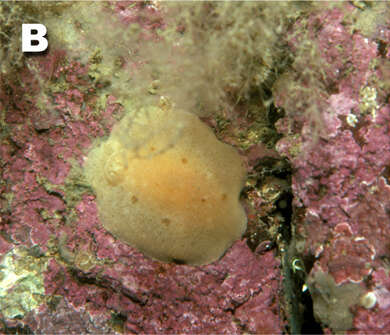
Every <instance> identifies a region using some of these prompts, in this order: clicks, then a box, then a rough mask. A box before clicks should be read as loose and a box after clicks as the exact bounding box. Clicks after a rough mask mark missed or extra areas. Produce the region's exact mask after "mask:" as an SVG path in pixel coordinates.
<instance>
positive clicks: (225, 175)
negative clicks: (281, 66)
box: [85, 107, 246, 264]
mask: <svg viewBox="0 0 390 335" xmlns="http://www.w3.org/2000/svg"><path fill="white" fill-rule="evenodd" d="M85 171H86V176H87V179H88V181H89V182H90V183H91V185H92V187H93V188H94V190H95V192H96V195H97V204H98V207H99V214H100V217H101V219H102V222H103V225H104V227H105V228H106V229H107V230H109V231H110V232H111V233H112V234H114V235H115V236H116V237H118V238H119V239H120V240H122V241H124V242H126V243H128V244H130V245H132V246H134V247H136V248H138V249H139V250H140V251H142V252H143V253H144V254H146V255H148V256H150V257H152V258H155V259H159V260H162V261H166V262H170V261H176V262H180V263H187V264H206V263H210V262H213V261H215V260H217V259H218V258H219V257H220V256H222V254H223V253H224V252H225V251H226V250H227V249H228V248H229V247H230V246H231V244H232V243H233V242H234V241H235V240H237V239H239V238H240V237H241V235H242V234H243V232H244V231H245V229H246V215H245V212H244V210H243V208H242V206H241V205H240V202H239V193H240V190H241V188H242V187H243V184H244V181H245V176H246V171H245V168H244V166H243V164H242V160H241V158H240V156H239V154H238V153H237V152H236V150H235V149H234V148H233V147H231V146H229V145H227V144H224V143H222V142H220V141H218V140H217V139H216V137H215V135H214V134H213V132H212V131H211V129H209V128H208V127H207V126H206V125H205V124H204V123H202V122H201V121H200V120H199V118H198V117H197V116H195V115H193V114H190V113H186V112H181V111H173V110H171V109H169V110H167V109H163V108H157V107H155V108H146V109H142V110H140V111H139V112H138V113H137V114H136V115H127V116H126V117H124V118H123V119H122V120H121V121H120V122H119V123H118V124H117V126H116V127H115V128H114V129H113V131H112V133H111V135H110V137H109V138H108V140H107V141H105V142H104V143H102V144H101V145H100V146H98V147H96V148H94V149H93V150H92V151H91V152H90V153H89V155H88V159H87V162H86V165H85Z"/></svg>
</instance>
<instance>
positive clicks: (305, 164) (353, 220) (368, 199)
mask: <svg viewBox="0 0 390 335" xmlns="http://www.w3.org/2000/svg"><path fill="white" fill-rule="evenodd" d="M354 11H356V8H354V7H352V6H350V5H346V6H343V7H342V8H341V9H339V8H336V9H332V10H326V11H321V12H320V13H319V14H317V15H313V17H311V18H310V19H309V21H308V23H307V26H306V27H307V34H309V35H311V36H314V35H313V34H314V31H315V34H316V39H315V40H314V43H315V46H316V47H318V51H319V56H320V58H321V62H323V63H324V67H323V70H324V73H323V75H324V77H323V78H322V80H323V82H325V83H328V85H332V87H330V86H328V87H326V90H324V91H323V92H322V93H323V95H315V94H314V95H313V100H316V102H315V104H316V110H315V113H316V116H315V117H316V119H317V120H316V122H317V126H319V127H321V128H322V130H323V131H322V132H321V133H320V135H319V136H318V137H316V136H313V134H312V132H311V130H312V129H313V128H312V127H311V125H310V121H312V118H313V110H312V111H309V112H308V111H307V110H305V108H304V106H301V109H299V110H295V111H294V113H295V116H293V120H291V119H287V118H285V119H281V120H279V121H278V127H279V130H280V131H281V132H282V133H283V134H285V137H284V138H283V139H282V140H280V141H279V143H278V145H277V147H278V150H279V152H280V153H281V154H282V155H286V156H287V157H288V158H289V160H290V162H291V163H292V165H293V169H294V171H295V172H294V173H293V176H292V187H293V193H294V211H295V218H294V222H293V224H294V225H295V247H296V251H297V253H298V254H299V255H300V257H302V259H303V260H304V261H305V262H306V264H307V265H308V267H309V268H308V270H310V273H309V275H308V283H309V287H310V290H311V293H312V297H313V303H314V311H315V314H316V317H317V319H318V321H319V322H322V325H323V327H324V328H326V327H330V328H333V331H337V330H348V329H350V330H353V332H360V333H367V332H374V333H388V332H389V331H390V323H389V322H388V321H387V320H388V318H387V315H388V313H389V305H388V297H389V291H388V289H389V287H388V281H389V276H388V259H389V236H390V218H389V208H390V200H389V199H390V185H389V179H388V177H389V175H388V172H389V164H390V128H389V127H390V122H389V121H390V104H389V95H388V86H387V88H386V89H385V90H384V89H383V86H382V83H383V82H386V81H387V82H388V80H389V74H388V72H386V71H387V70H386V66H388V64H389V63H388V61H389V54H388V52H386V50H388V46H389V41H390V40H389V25H387V26H386V25H380V26H377V27H376V29H377V31H376V32H375V33H374V34H373V35H371V37H366V36H364V35H363V34H362V33H361V32H360V31H353V30H352V29H351V26H350V25H349V24H348V23H347V22H348V21H347V17H348V15H350V14H351V13H353V12H354ZM316 22H321V26H320V27H318V26H316ZM388 23H389V22H387V24H388ZM300 24H303V23H300V22H298V23H297V25H296V26H295V29H296V30H297V31H299V29H300ZM298 35H299V34H298ZM298 39H299V38H298ZM296 43H297V40H292V41H291V45H292V46H293V47H294V45H296ZM384 46H385V47H384ZM386 62H387V63H386ZM383 64H387V65H383ZM295 65H296V66H299V65H301V66H303V64H295ZM330 83H331V84H330ZM280 93H281V94H277V96H276V100H277V101H278V105H279V106H281V107H285V108H286V110H289V106H288V104H287V103H286V96H287V95H288V94H289V93H290V94H294V92H293V91H290V92H280ZM295 94H297V93H296V92H295ZM297 97H299V93H298V94H297ZM306 107H307V106H306ZM291 121H293V123H294V122H295V125H294V126H293V127H291ZM313 261H314V264H313ZM327 275H330V276H331V278H332V279H331V280H332V281H333V280H334V284H332V283H330V282H327V283H326V284H325V283H324V280H323V279H319V278H323V277H324V276H327ZM351 283H354V284H355V285H356V288H355V290H357V291H359V290H360V291H361V292H364V294H363V293H362V294H361V295H362V298H361V301H360V302H359V301H357V299H356V297H349V298H348V297H347V296H348V294H347V295H346V292H347V291H348V290H350V289H349V287H350V286H349V285H351ZM334 285H336V286H334ZM368 293H370V294H369V296H367V294H368ZM365 294H366V295H365ZM326 295H327V298H326V301H325V300H324V296H326ZM332 300H333V301H339V302H340V303H342V304H344V305H345V306H347V307H348V308H347V310H346V311H344V312H345V314H346V315H347V314H348V315H347V316H346V317H345V318H344V319H343V320H341V319H339V320H338V321H337V320H335V319H334V318H336V316H335V315H334V314H332V313H333V312H332V308H331V307H330V305H329V306H327V307H326V306H325V304H329V303H330V301H332ZM375 301H376V303H375ZM332 317H334V318H333V319H332ZM328 330H329V329H328Z"/></svg>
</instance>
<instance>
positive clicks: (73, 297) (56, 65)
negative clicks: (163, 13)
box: [0, 4, 285, 334]
mask: <svg viewBox="0 0 390 335" xmlns="http://www.w3.org/2000/svg"><path fill="white" fill-rule="evenodd" d="M116 6H117V7H118V8H117V10H119V15H120V16H121V17H122V19H123V21H124V23H125V24H127V23H129V22H132V21H133V19H134V18H133V17H132V16H131V15H129V12H128V9H125V7H123V6H124V5H123V4H121V5H119V4H118V5H116ZM133 7H134V6H133ZM126 8H127V7H126ZM140 8H142V6H138V5H136V6H135V9H134V11H135V12H134V13H135V14H134V15H137V13H138V12H137V11H138V10H140ZM145 8H146V9H145V10H149V11H150V10H151V9H148V7H145ZM149 28H150V27H149ZM152 28H153V27H152ZM152 28H150V29H152ZM27 62H28V64H30V65H33V66H32V68H38V69H39V72H38V73H42V76H39V77H38V78H39V79H40V80H33V79H31V78H37V74H36V73H33V72H30V70H28V69H27V68H25V69H23V72H22V73H21V74H20V78H21V81H25V85H24V86H23V85H18V84H16V83H15V84H13V83H12V81H9V80H8V79H7V78H6V77H4V78H3V77H2V78H1V80H2V85H3V88H4V89H3V90H2V92H1V93H0V94H1V96H0V104H1V110H4V111H5V112H4V113H5V114H4V115H5V116H4V125H5V127H6V128H7V133H6V136H3V137H2V138H1V142H0V152H1V168H2V170H1V183H0V190H1V196H0V208H1V212H0V213H1V217H0V220H1V221H0V253H1V255H0V256H1V257H2V259H13V258H12V257H15V256H13V254H12V253H11V251H13V250H22V251H23V253H27V254H28V255H30V257H31V259H32V264H33V265H34V264H35V260H39V261H40V263H39V264H40V265H39V266H40V267H39V268H37V269H39V270H40V271H41V272H40V274H39V276H36V280H37V283H36V285H35V289H36V292H38V293H35V295H36V296H39V299H35V300H34V299H33V298H31V299H33V301H34V303H31V304H30V305H29V306H30V307H29V306H24V309H23V311H24V312H21V309H20V308H19V309H17V308H16V307H15V308H14V309H12V308H10V309H9V310H7V312H6V311H5V310H0V317H1V320H2V326H0V328H1V327H3V329H2V330H3V331H4V332H11V331H18V330H19V331H26V332H36V333H53V332H55V333H58V334H80V333H88V332H91V333H110V334H116V333H164V334H167V333H191V334H194V333H203V334H204V333H243V332H252V333H281V332H282V329H283V328H284V327H285V321H284V320H283V317H281V314H280V306H279V292H280V289H281V281H280V279H281V275H280V261H279V260H278V259H277V258H275V256H274V250H270V251H269V250H265V251H264V252H262V253H254V252H252V251H251V250H250V249H249V247H248V246H247V244H246V241H245V239H243V240H241V241H238V242H237V243H235V244H234V245H233V247H232V248H231V249H229V251H228V252H227V253H226V255H225V256H224V257H223V258H222V259H221V260H219V261H218V262H215V263H213V264H210V265H207V266H202V267H191V266H186V265H176V264H163V263H160V262H157V261H153V260H150V259H148V258H146V257H145V256H143V255H142V254H141V253H139V252H137V251H135V250H134V249H133V248H131V247H129V246H128V245H126V244H123V243H121V242H119V241H118V240H117V239H115V238H114V237H113V236H112V235H111V234H109V233H108V232H107V231H106V230H105V229H104V228H103V227H102V225H101V222H100V221H99V218H98V212H97V208H96V203H95V197H94V195H93V194H92V192H91V190H90V189H89V188H88V186H87V185H85V184H84V181H83V178H82V176H81V174H80V171H79V170H80V167H79V166H80V164H82V163H83V161H84V158H85V153H86V151H87V150H88V149H89V148H90V147H91V144H92V141H93V139H94V138H97V137H102V136H104V135H107V134H108V133H109V131H110V130H111V128H112V126H113V124H114V123H115V121H116V120H117V119H118V118H119V117H120V116H121V113H122V107H121V105H120V104H119V103H117V100H116V98H115V97H113V96H108V97H107V99H106V104H105V105H104V106H102V108H101V109H100V110H96V109H97V108H98V107H97V106H98V103H97V101H96V96H97V94H99V89H100V87H99V85H98V84H96V83H95V82H94V81H93V80H92V79H91V78H90V77H89V76H88V71H89V68H88V65H85V64H82V63H80V62H79V61H76V60H73V59H72V56H70V55H68V54H67V52H66V51H64V50H55V49H54V50H50V52H49V53H47V54H46V55H40V56H37V57H31V58H30V59H29V60H27ZM58 82H60V83H61V86H60V87H61V89H58V87H56V83H58ZM27 84H28V85H27ZM5 88H6V89H5ZM77 171H78V172H77ZM42 264H43V265H42ZM33 265H32V266H33ZM34 269H35V268H34ZM37 271H38V270H37ZM16 286H17V285H16V283H15V287H16ZM0 293H1V292H0ZM1 294H2V293H1ZM33 296H34V295H33ZM2 297H3V296H2ZM11 305H12V304H11ZM31 306H32V307H31ZM11 307H12V306H11ZM15 315H17V318H15V317H14V316H15Z"/></svg>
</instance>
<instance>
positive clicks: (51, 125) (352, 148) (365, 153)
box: [0, 2, 390, 334]
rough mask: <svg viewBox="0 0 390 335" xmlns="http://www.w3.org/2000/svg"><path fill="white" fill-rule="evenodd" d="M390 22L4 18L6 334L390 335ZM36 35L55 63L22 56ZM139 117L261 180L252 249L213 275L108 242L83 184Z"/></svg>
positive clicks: (204, 16)
mask: <svg viewBox="0 0 390 335" xmlns="http://www.w3.org/2000/svg"><path fill="white" fill-rule="evenodd" d="M388 17H390V15H389V9H388V5H387V4H386V3H366V2H353V3H347V2H345V3H344V2H342V3H338V4H333V3H320V4H316V3H290V4H287V3H280V2H278V3H277V4H271V5H266V4H264V3H259V4H255V3H251V4H249V3H248V4H244V3H202V4H195V3H193V4H190V5H186V4H184V3H183V4H176V5H172V4H164V3H158V2H156V3H154V2H145V3H143V2H99V3H98V2H96V3H92V2H91V3H76V2H58V3H56V2H51V3H27V2H26V3H23V2H21V3H2V4H0V29H1V35H0V42H1V46H0V48H1V50H0V56H1V58H2V62H1V67H0V321H1V322H0V330H1V332H3V333H37V334H40V333H61V334H73V333H74V334H80V333H99V334H100V333H108V334H122V333H162V334H168V333H170V334H173V333H189V334H194V333H202V334H207V333H237V334H242V333H253V334H261V333H262V334H271V333H272V334H275V333H299V332H302V333H313V332H317V333H339V332H342V331H346V332H353V333H364V334H367V333H388V332H389V331H390V324H389V322H388V320H387V315H388V311H389V308H390V307H389V306H390V305H389V299H390V293H389V291H390V277H389V264H388V263H389V259H388V258H389V253H390V250H389V238H390V234H389V233H390V232H389V227H390V219H389V209H390V203H389V200H388V199H390V197H389V193H390V188H389V180H388V178H389V169H390V165H389V164H390V129H389V127H390V126H389V125H390V102H389V96H390V95H389V92H390V46H389V42H390V22H389V20H388V19H387V18H388ZM26 20H29V21H31V22H40V23H42V24H45V25H46V26H47V28H48V38H49V45H50V48H49V50H48V51H46V52H43V53H41V54H39V55H34V54H29V55H23V54H22V53H21V51H20V30H21V23H25V22H26ZM141 106H152V107H156V106H160V108H162V109H169V108H179V109H184V110H187V111H190V112H192V113H194V114H196V115H198V116H200V118H201V120H202V122H204V123H205V124H207V125H208V126H209V127H210V129H212V131H213V132H214V133H215V134H216V136H217V138H218V139H219V140H220V141H222V142H225V143H227V144H229V145H232V146H233V147H235V149H236V150H237V152H238V153H239V155H240V156H241V159H242V161H243V162H244V165H245V169H246V172H247V180H246V183H245V186H244V188H243V190H242V192H241V197H240V202H241V204H242V206H243V207H244V208H245V212H246V216H247V221H248V223H247V230H246V232H245V234H244V235H243V236H242V238H241V239H240V240H238V241H236V242H235V243H234V244H233V246H232V247H231V248H229V249H228V250H227V252H226V253H225V254H224V255H223V256H222V257H221V258H220V259H219V260H217V261H215V262H213V263H211V264H207V265H202V266H193V265H188V264H178V263H179V262H176V263H174V262H173V263H166V262H160V261H157V260H152V259H150V258H148V257H146V256H145V255H143V254H142V253H141V252H140V251H138V250H136V249H135V248H133V247H131V246H129V245H127V244H126V243H123V242H121V241H120V240H119V239H117V238H116V237H114V236H113V235H112V234H110V232H108V231H107V230H106V229H104V227H103V225H102V222H101V220H100V218H99V210H98V208H97V203H96V194H95V192H94V190H93V189H92V187H91V185H90V184H89V183H88V181H87V179H86V178H85V176H84V172H83V166H84V165H85V160H86V158H87V156H88V153H89V152H90V150H91V149H93V148H96V146H98V145H99V144H100V143H101V142H102V141H104V140H106V139H107V138H108V136H109V135H110V133H111V130H112V129H113V127H114V125H115V124H117V123H118V122H119V121H120V120H121V119H123V117H127V118H129V117H130V118H131V113H135V114H137V113H139V111H140V110H141V109H140V107H141ZM150 117H153V115H151V116H150ZM173 173H174V172H173ZM205 219H207V218H205Z"/></svg>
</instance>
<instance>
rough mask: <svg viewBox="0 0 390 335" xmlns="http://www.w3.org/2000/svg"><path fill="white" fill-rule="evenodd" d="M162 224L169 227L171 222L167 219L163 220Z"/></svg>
mask: <svg viewBox="0 0 390 335" xmlns="http://www.w3.org/2000/svg"><path fill="white" fill-rule="evenodd" d="M161 223H163V224H164V225H166V226H169V225H170V224H171V220H169V219H167V218H164V219H162V220H161Z"/></svg>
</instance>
